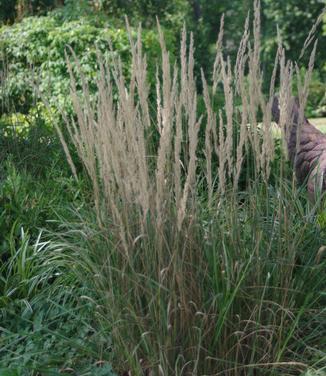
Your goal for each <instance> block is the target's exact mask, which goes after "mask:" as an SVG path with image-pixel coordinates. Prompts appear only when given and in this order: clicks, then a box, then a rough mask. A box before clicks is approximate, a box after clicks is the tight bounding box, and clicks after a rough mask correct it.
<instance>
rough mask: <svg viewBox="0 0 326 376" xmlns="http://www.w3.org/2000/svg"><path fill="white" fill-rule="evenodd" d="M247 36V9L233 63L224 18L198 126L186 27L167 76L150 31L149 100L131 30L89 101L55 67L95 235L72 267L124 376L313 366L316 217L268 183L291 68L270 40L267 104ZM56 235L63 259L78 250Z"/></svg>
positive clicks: (254, 38)
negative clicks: (65, 87)
mask: <svg viewBox="0 0 326 376" xmlns="http://www.w3.org/2000/svg"><path fill="white" fill-rule="evenodd" d="M260 24H261V22H260V9H259V2H258V1H256V2H255V14H254V19H253V28H252V30H253V32H252V33H251V28H250V20H249V17H248V19H247V21H246V23H245V29H244V34H243V38H242V40H241V43H240V45H239V51H238V55H237V59H236V62H235V64H234V65H232V63H231V60H230V59H229V58H228V57H225V55H224V50H223V18H222V20H221V30H220V33H219V37H218V42H217V50H216V58H215V63H214V67H213V71H212V75H211V77H209V78H207V77H205V74H204V72H201V81H202V87H203V94H202V95H203V101H204V105H205V111H204V113H199V104H198V102H199V97H200V96H201V93H199V92H198V89H197V86H196V78H195V75H194V65H195V61H194V41H193V37H192V35H190V38H187V33H186V30H185V29H184V30H183V32H182V38H181V47H180V57H179V62H178V63H177V64H175V65H172V64H171V60H170V56H169V53H168V51H167V49H166V46H165V42H164V36H163V32H162V30H161V28H160V25H159V24H158V32H159V40H160V45H161V50H162V57H161V63H160V64H159V65H158V67H157V74H156V87H155V88H150V87H149V86H148V81H147V61H146V57H145V56H144V54H143V52H142V41H141V30H139V31H138V37H137V38H136V39H134V38H133V37H132V36H131V32H130V28H129V26H128V24H127V28H128V30H129V35H130V51H131V56H132V67H131V74H130V77H126V76H125V75H124V73H123V72H124V70H123V67H122V64H121V61H120V59H119V57H116V55H115V54H112V59H111V60H110V61H105V59H104V57H103V56H102V55H101V53H100V52H98V56H97V57H98V65H99V72H98V79H97V88H98V95H97V99H96V100H95V101H92V100H91V98H90V90H89V87H88V84H87V80H86V79H85V77H84V76H83V73H82V70H81V68H80V66H79V62H78V59H77V58H76V56H75V55H74V53H73V51H71V50H70V51H69V52H68V54H67V65H68V68H69V73H70V77H71V97H72V100H73V106H74V110H75V115H72V116H70V117H68V116H67V115H64V120H65V121H66V125H67V129H68V132H69V135H70V137H71V140H72V141H73V143H74V145H75V147H76V149H77V152H78V155H79V157H80V159H81V160H82V162H83V165H84V166H85V169H86V171H87V173H88V175H89V178H90V180H91V182H92V185H93V193H94V202H95V208H96V218H97V222H98V225H99V227H98V229H99V230H98V231H99V234H101V235H100V237H99V239H97V240H96V236H95V235H94V237H91V238H89V237H88V236H87V235H86V234H87V233H89V231H87V230H85V229H83V230H80V231H78V234H81V236H80V238H79V239H78V247H77V248H78V253H77V255H76V264H77V266H78V267H79V269H78V267H77V270H80V273H81V278H85V276H89V279H90V280H91V283H92V284H93V286H94V289H95V291H97V293H98V296H99V307H100V312H101V313H100V321H101V322H102V323H103V322H106V323H107V324H108V325H109V327H110V330H111V334H112V337H113V344H114V356H115V357H116V365H117V367H118V368H120V370H121V371H123V370H126V369H127V370H128V369H130V370H132V374H142V373H141V372H145V371H146V372H149V373H147V374H153V375H154V374H155V375H156V374H157V375H204V374H207V375H208V374H209V375H213V374H214V375H255V374H256V375H258V374H259V375H263V374H268V375H271V374H275V375H277V374H299V373H300V372H302V371H303V370H306V369H308V367H310V366H311V367H312V366H313V364H314V363H313V360H312V359H314V356H315V354H316V353H317V350H316V352H314V350H313V348H314V347H313V345H311V347H310V349H311V350H310V351H311V353H310V354H309V355H307V356H306V357H302V356H301V355H300V354H301V351H303V350H302V346H303V345H302V344H303V342H301V341H304V337H305V336H307V337H306V340H307V342H309V343H311V344H312V343H315V342H314V341H315V340H316V336H317V332H318V329H317V328H318V325H319V324H317V321H318V320H317V321H316V322H315V321H313V320H314V319H312V318H311V317H310V316H309V315H310V313H311V312H312V311H313V310H317V311H318V310H319V309H320V306H319V301H320V300H319V295H318V294H319V292H318V291H320V290H321V285H322V283H323V282H325V280H324V278H322V277H320V274H318V273H320V271H321V270H322V268H323V267H324V266H325V265H324V264H322V263H319V264H318V265H316V264H315V263H314V261H313V260H314V256H313V255H314V254H315V253H314V252H315V251H316V252H317V250H318V249H320V246H321V243H322V238H321V236H320V235H318V236H317V235H316V234H317V232H318V230H317V227H316V226H315V222H314V221H315V220H316V219H314V218H316V217H315V210H316V208H312V207H311V206H309V203H306V202H305V198H304V193H303V191H302V190H300V189H299V190H298V189H296V188H294V189H293V190H291V189H290V187H291V184H287V183H286V181H284V173H283V167H282V168H281V169H280V173H277V174H276V175H277V177H276V179H277V184H276V187H273V186H271V185H270V184H269V180H270V177H271V174H272V169H271V168H272V167H271V165H272V162H273V159H274V156H275V147H274V136H273V132H272V127H271V105H272V100H273V96H274V92H275V82H276V81H277V79H278V77H279V82H280V89H279V96H280V113H281V115H280V118H281V120H280V124H281V128H282V133H283V134H284V139H285V140H286V138H287V137H288V135H289V132H290V129H289V124H291V119H290V117H291V113H292V112H291V98H292V94H291V86H292V79H293V76H294V74H295V73H296V69H295V67H294V65H293V63H291V62H289V61H287V60H286V58H285V51H284V48H283V47H282V45H281V43H279V47H278V51H277V55H276V58H275V65H274V67H275V68H274V71H273V74H272V77H271V79H270V89H269V95H268V96H267V95H266V94H265V93H264V91H263V88H262V84H263V82H264V80H266V77H264V76H263V73H262V71H261V68H260V65H261V64H260V49H261V47H260ZM314 53H315V47H314V49H313V53H312V57H311V61H310V64H309V68H308V74H307V76H306V80H305V82H304V83H303V84H302V85H300V87H299V102H300V105H301V108H302V109H303V107H304V105H305V102H306V98H307V89H308V82H309V79H310V74H311V71H312V67H313V59H314ZM76 71H77V72H78V73H76ZM278 75H279V76H278ZM77 76H78V77H77ZM79 79H80V82H81V90H79V87H78V84H77V81H78V80H79ZM78 82H79V81H78ZM221 95H222V97H223V98H224V103H223V105H219V104H218V101H217V97H218V96H221ZM151 96H153V97H155V107H156V109H155V111H153V110H152V108H151V107H150V97H151ZM302 111H303V110H302ZM201 134H203V140H202V139H201V137H202V136H201ZM155 140H158V141H155ZM284 144H286V142H285V143H284ZM65 151H66V152H67V153H68V155H67V157H68V160H70V161H71V160H72V158H71V157H70V156H69V152H68V148H67V147H65ZM201 156H204V159H205V160H204V161H203V160H202V159H201ZM248 156H251V159H250V158H249V157H248ZM283 162H284V161H283ZM283 162H282V163H283ZM244 180H245V185H244V184H243V181H244ZM240 183H241V187H240ZM203 186H204V188H203ZM244 187H245V188H246V189H245V190H244V189H243V188H244ZM205 192H207V194H206V193H205ZM89 221H90V220H86V219H85V223H83V224H81V227H82V228H87V226H91V225H90V224H89ZM92 226H94V223H93V225H92ZM67 233H68V234H69V235H67V236H65V241H66V243H65V244H66V247H68V248H69V247H70V245H69V244H73V242H75V241H76V239H75V238H73V237H74V235H73V234H74V233H75V232H74V231H68V232H67ZM308 244H309V247H310V249H311V251H309V254H308V253H307V246H308ZM71 247H72V246H71ZM71 249H73V250H74V252H76V246H74V247H72V248H71ZM299 257H300V258H301V260H302V261H300V262H299V264H298V258H299ZM85 271H86V273H85ZM314 294H315V295H314ZM305 325H306V328H308V327H309V325H311V331H310V332H309V333H307V330H306V329H302V328H303V327H304V326H305Z"/></svg>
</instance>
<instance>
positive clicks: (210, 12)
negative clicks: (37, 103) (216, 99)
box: [0, 0, 326, 116]
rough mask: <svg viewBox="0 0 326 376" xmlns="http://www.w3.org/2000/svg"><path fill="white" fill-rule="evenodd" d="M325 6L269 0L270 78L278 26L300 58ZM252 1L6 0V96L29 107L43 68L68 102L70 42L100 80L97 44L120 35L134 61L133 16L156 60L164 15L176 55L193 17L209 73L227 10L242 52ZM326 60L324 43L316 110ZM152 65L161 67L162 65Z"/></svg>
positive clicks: (1, 12)
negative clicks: (129, 30) (35, 74)
mask: <svg viewBox="0 0 326 376" xmlns="http://www.w3.org/2000/svg"><path fill="white" fill-rule="evenodd" d="M324 6H325V2H324V0H307V1H304V2H302V1H297V0H290V1H287V2H284V1H281V0H276V1H274V0H263V1H262V15H261V17H262V42H263V45H262V54H263V57H262V62H263V69H264V71H265V72H266V77H268V76H269V74H270V73H271V69H272V64H271V63H270V62H271V61H273V58H274V56H275V51H276V48H277V36H276V35H277V34H276V26H277V27H278V29H279V32H280V35H281V37H282V40H283V43H284V45H285V47H286V50H287V55H288V58H290V59H291V60H293V61H297V60H298V58H299V55H300V51H301V48H302V46H303V44H304V41H305V39H306V37H307V35H308V33H309V31H310V29H311V27H312V25H313V24H314V22H315V20H316V19H317V17H318V16H319V14H321V12H322V10H323V8H324ZM252 7H253V1H251V0H235V1H232V2H230V1H226V0H212V1H204V0H176V1H172V0H163V1H157V0H146V1H145V0H133V1H131V0H78V1H76V0H10V1H8V0H0V23H2V25H3V26H2V27H1V29H0V51H1V53H2V60H3V61H5V62H6V63H7V64H8V66H10V71H11V74H10V75H9V77H8V78H7V83H8V85H7V92H6V93H3V92H2V93H1V94H0V96H1V98H2V99H3V98H4V96H5V95H4V94H6V96H7V98H8V97H9V98H10V102H11V103H10V104H11V105H14V107H15V108H16V111H18V112H23V113H27V112H28V111H29V109H30V107H31V105H32V98H33V95H32V94H33V93H32V92H31V85H30V80H31V74H30V70H31V68H33V69H38V68H41V71H42V77H41V82H40V89H41V90H43V91H46V90H51V97H52V98H53V100H54V101H55V102H56V103H57V102H59V103H63V102H64V101H65V99H66V96H67V91H68V88H69V83H68V79H67V71H66V67H65V56H64V51H65V47H66V46H67V45H71V46H72V47H73V48H74V50H75V51H76V53H77V56H78V57H79V58H80V59H81V63H82V65H83V67H84V68H85V71H86V72H87V73H88V77H89V78H90V79H94V76H95V74H96V63H95V61H96V58H95V45H97V46H98V47H99V48H100V49H101V50H102V51H105V50H106V49H107V40H108V39H111V40H112V43H113V45H114V48H115V49H116V50H117V51H119V52H120V53H122V57H123V55H124V54H123V53H124V52H125V56H126V59H125V61H124V63H126V67H127V66H128V64H127V63H128V61H127V59H128V58H127V56H128V38H127V34H126V32H125V18H124V17H125V16H127V17H128V18H129V20H130V22H131V24H132V26H134V27H137V26H138V24H139V23H141V24H142V26H143V28H144V46H145V50H146V53H147V54H148V55H149V58H150V59H151V58H153V59H155V58H157V57H158V56H159V47H158V41H157V38H156V36H155V34H156V33H155V31H154V30H155V26H156V16H158V17H159V19H160V23H161V24H162V26H163V28H164V30H165V34H166V38H167V40H168V44H169V45H168V47H169V51H171V53H172V55H173V54H174V53H173V51H174V52H175V51H177V50H178V46H179V42H180V40H179V36H180V31H181V29H182V27H183V24H186V25H187V28H188V29H189V30H192V31H193V33H194V39H195V45H196V50H195V58H196V59H195V61H196V71H197V73H198V74H197V75H198V76H199V69H200V68H201V67H202V68H203V69H204V71H205V72H206V71H207V69H208V67H210V66H211V65H212V63H213V58H214V47H215V43H216V39H217V34H218V31H219V28H220V19H221V16H222V14H224V15H225V47H224V48H225V53H226V54H228V55H230V56H231V58H233V59H234V58H235V57H236V52H237V48H238V44H239V41H240V38H241V35H242V32H243V27H244V23H245V19H246V17H247V14H248V12H249V11H252ZM251 14H252V12H251ZM15 21H21V22H16V23H15ZM13 23H14V25H13V26H10V25H11V24H13ZM324 23H325V24H326V19H325V20H324ZM325 28H326V26H324V31H323V30H322V25H319V27H318V28H317V31H316V33H317V35H318V38H319V45H320V46H322V45H325V43H326V36H325V35H326V29H325ZM325 61H326V49H325V48H319V49H318V52H317V56H316V63H315V67H316V71H315V73H314V78H313V82H312V85H311V95H310V100H309V103H308V111H309V115H310V116H311V115H313V116H316V115H317V116H321V115H324V114H325V113H326V98H325V81H326V80H325V76H326V64H325ZM307 62H308V54H306V55H304V56H303V58H302V59H301V63H302V64H303V65H307ZM152 66H153V67H155V64H152ZM154 70H155V69H153V72H152V79H153V78H154V76H155V71H154Z"/></svg>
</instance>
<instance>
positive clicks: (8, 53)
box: [0, 13, 175, 113]
mask: <svg viewBox="0 0 326 376" xmlns="http://www.w3.org/2000/svg"><path fill="white" fill-rule="evenodd" d="M174 38H175V36H174V35H173V34H172V33H167V38H166V39H167V43H168V45H169V49H170V50H173V48H172V46H173V44H174V43H173V42H174ZM109 40H110V41H111V43H112V47H113V50H114V51H117V52H119V53H120V55H121V57H122V63H123V66H124V68H125V70H126V72H128V70H129V69H130V64H129V62H130V54H129V42H128V34H127V32H126V30H125V28H116V27H115V26H114V25H113V24H110V23H108V22H107V21H104V20H103V19H100V18H97V17H95V16H92V15H91V16H89V17H80V18H79V19H78V20H72V21H64V20H63V19H62V18H60V17H58V16H56V14H55V13H53V14H50V15H48V16H46V17H29V18H25V19H23V21H22V22H20V23H17V24H15V25H13V26H3V27H2V28H0V51H1V53H2V66H3V67H4V66H6V67H5V68H6V69H5V71H6V72H7V74H6V78H5V83H4V85H3V87H2V88H0V102H1V101H2V103H4V104H5V105H4V106H3V111H4V112H7V111H9V110H12V108H14V112H22V113H27V112H28V111H29V109H30V108H31V107H32V106H34V105H35V101H36V99H35V97H36V95H35V90H34V86H35V82H37V83H38V86H39V90H40V92H42V93H44V94H45V95H46V96H47V97H48V100H49V102H50V104H51V105H52V104H55V105H56V106H59V107H60V106H61V107H62V106H66V105H67V95H68V93H69V78H68V72H67V66H66V57H65V51H67V46H70V47H71V48H72V49H73V50H74V52H75V53H76V55H77V58H78V59H79V61H80V64H81V67H82V69H83V71H84V73H85V74H86V77H87V79H88V80H89V82H90V83H91V82H92V81H94V80H95V79H96V76H97V62H96V49H97V48H98V49H99V50H100V51H101V52H102V53H103V54H104V56H105V58H106V59H109V58H110V52H109ZM143 45H144V52H146V54H147V56H148V59H149V60H151V64H150V66H151V70H150V72H149V80H154V77H155V65H156V64H155V61H156V59H158V58H159V56H160V47H159V42H158V37H157V33H156V31H155V30H144V31H143Z"/></svg>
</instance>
